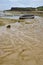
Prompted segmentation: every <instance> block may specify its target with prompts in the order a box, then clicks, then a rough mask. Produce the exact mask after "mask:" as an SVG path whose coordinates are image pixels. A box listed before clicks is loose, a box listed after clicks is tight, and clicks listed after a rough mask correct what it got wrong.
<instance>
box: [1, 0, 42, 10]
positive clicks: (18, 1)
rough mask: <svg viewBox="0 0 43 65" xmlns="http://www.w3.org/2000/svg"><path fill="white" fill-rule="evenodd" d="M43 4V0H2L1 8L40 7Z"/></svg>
mask: <svg viewBox="0 0 43 65" xmlns="http://www.w3.org/2000/svg"><path fill="white" fill-rule="evenodd" d="M38 6H43V0H0V10H7V9H10V8H11V7H38Z"/></svg>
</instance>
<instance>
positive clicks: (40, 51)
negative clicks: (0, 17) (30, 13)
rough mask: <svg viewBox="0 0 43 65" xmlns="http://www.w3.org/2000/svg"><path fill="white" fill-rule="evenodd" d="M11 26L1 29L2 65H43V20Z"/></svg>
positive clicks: (0, 54)
mask: <svg viewBox="0 0 43 65" xmlns="http://www.w3.org/2000/svg"><path fill="white" fill-rule="evenodd" d="M30 22H31V23H30ZM10 25H11V28H10V29H7V28H6V25H5V26H2V27H0V65H43V18H40V17H39V18H37V17H36V18H35V19H31V20H28V21H27V20H25V22H20V23H18V22H16V23H12V24H10Z"/></svg>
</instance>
